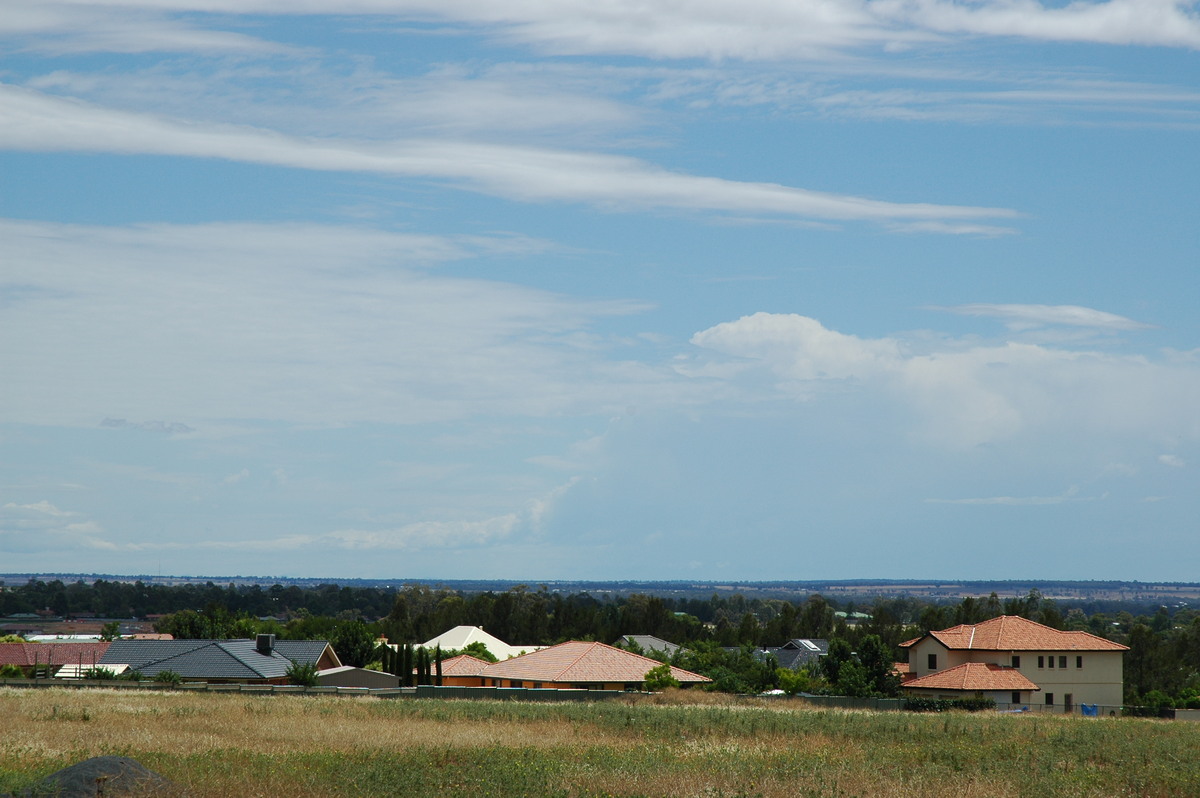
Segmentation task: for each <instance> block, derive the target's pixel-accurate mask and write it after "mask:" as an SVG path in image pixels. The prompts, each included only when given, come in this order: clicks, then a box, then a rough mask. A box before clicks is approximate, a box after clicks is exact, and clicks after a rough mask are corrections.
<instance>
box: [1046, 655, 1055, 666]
mask: <svg viewBox="0 0 1200 798" xmlns="http://www.w3.org/2000/svg"><path fill="white" fill-rule="evenodd" d="M1046 659H1048V660H1050V667H1051V668H1053V667H1054V655H1053V654H1051V655H1050V656H1048V657H1046Z"/></svg>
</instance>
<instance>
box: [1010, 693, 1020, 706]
mask: <svg viewBox="0 0 1200 798" xmlns="http://www.w3.org/2000/svg"><path fill="white" fill-rule="evenodd" d="M1012 703H1014V704H1019V703H1021V692H1020V691H1019V690H1013V694H1012Z"/></svg>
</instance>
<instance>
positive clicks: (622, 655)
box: [483, 640, 712, 684]
mask: <svg viewBox="0 0 1200 798" xmlns="http://www.w3.org/2000/svg"><path fill="white" fill-rule="evenodd" d="M661 664H662V663H661V662H659V661H658V660H653V659H650V658H649V657H643V656H641V655H640V654H634V653H632V652H629V651H623V650H621V649H619V648H613V647H612V646H607V645H605V644H604V643H588V642H582V641H574V640H573V641H570V642H567V643H559V644H558V645H557V646H550V647H549V648H543V649H541V650H540V651H534V652H532V653H530V654H525V655H524V656H520V657H514V658H513V659H510V660H505V661H504V662H496V663H493V664H491V665H488V667H487V669H486V670H485V671H484V674H483V675H484V676H486V677H488V678H490V679H515V680H521V681H530V682H557V683H578V684H597V683H601V682H641V681H643V680H645V678H646V672H647V671H649V670H650V669H651V668H657V667H658V666H659V665H661ZM671 675H672V676H673V677H675V679H676V680H677V681H679V682H680V683H684V684H695V683H698V682H709V681H712V680H711V679H709V678H708V677H707V676H701V675H700V674H698V673H692V672H691V671H685V670H684V669H683V668H676V667H674V666H671Z"/></svg>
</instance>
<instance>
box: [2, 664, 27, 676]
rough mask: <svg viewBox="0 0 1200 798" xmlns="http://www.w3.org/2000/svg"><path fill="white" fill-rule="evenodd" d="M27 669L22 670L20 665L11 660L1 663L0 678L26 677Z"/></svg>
mask: <svg viewBox="0 0 1200 798" xmlns="http://www.w3.org/2000/svg"><path fill="white" fill-rule="evenodd" d="M24 678H25V671H23V670H21V666H20V665H13V664H12V663H11V662H10V663H6V664H4V665H0V679H24Z"/></svg>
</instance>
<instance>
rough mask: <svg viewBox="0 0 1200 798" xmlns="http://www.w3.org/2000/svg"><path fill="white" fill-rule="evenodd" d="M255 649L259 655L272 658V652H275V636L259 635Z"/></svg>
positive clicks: (256, 638)
mask: <svg viewBox="0 0 1200 798" xmlns="http://www.w3.org/2000/svg"><path fill="white" fill-rule="evenodd" d="M254 649H255V650H256V651H257V652H258V653H259V654H265V655H266V656H268V657H269V656H271V652H272V651H274V650H275V635H258V636H257V637H255V638H254Z"/></svg>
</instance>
